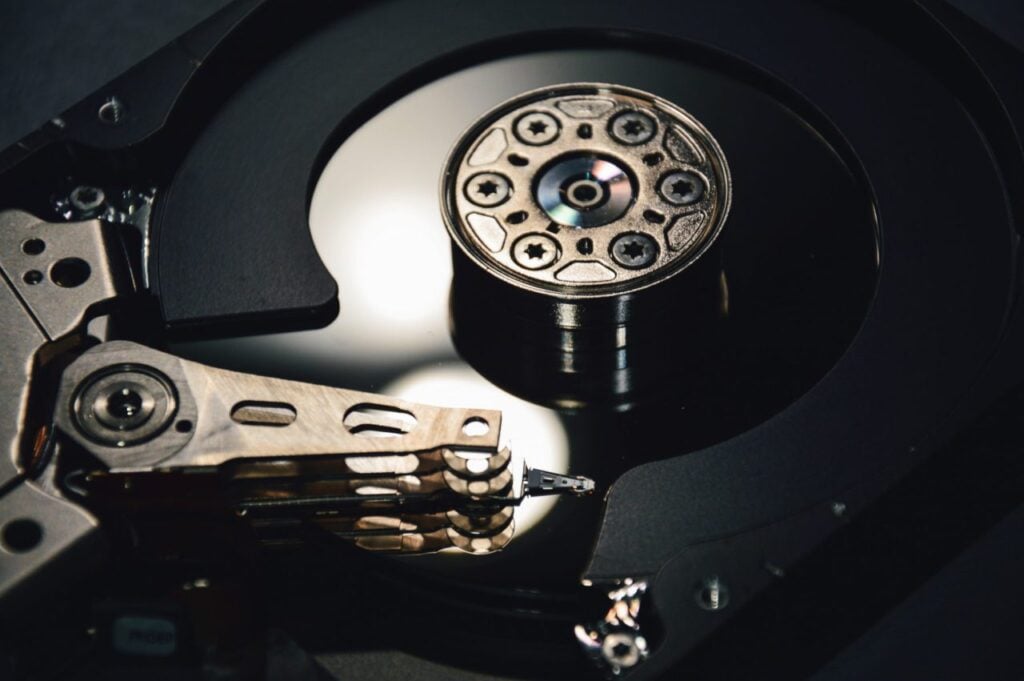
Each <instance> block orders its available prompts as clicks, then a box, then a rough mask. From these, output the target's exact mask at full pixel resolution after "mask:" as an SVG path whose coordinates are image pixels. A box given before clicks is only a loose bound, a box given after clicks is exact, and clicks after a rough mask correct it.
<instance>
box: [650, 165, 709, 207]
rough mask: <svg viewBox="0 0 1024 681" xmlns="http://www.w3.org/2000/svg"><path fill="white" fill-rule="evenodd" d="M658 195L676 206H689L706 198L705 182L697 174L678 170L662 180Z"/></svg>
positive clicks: (659, 184)
mask: <svg viewBox="0 0 1024 681" xmlns="http://www.w3.org/2000/svg"><path fill="white" fill-rule="evenodd" d="M658 193H659V194H661V197H662V198H663V199H665V200H666V201H668V202H669V203H671V204H672V205H674V206H687V205H689V204H691V203H697V202H698V201H700V199H701V197H702V196H704V180H703V179H701V177H700V176H699V175H697V174H696V173H691V172H688V171H685V170H677V171H676V172H674V173H669V174H668V175H666V176H665V177H663V178H661V182H659V183H658Z"/></svg>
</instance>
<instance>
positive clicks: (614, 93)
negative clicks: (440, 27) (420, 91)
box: [443, 84, 732, 298]
mask: <svg viewBox="0 0 1024 681" xmlns="http://www.w3.org/2000/svg"><path fill="white" fill-rule="evenodd" d="M731 190H732V188H731V184H730V176H729V168H728V165H727V164H726V160H725V156H724V155H723V153H722V150H721V149H720V148H719V146H718V143H717V142H716V141H715V139H714V138H713V137H712V136H711V133H710V132H708V130H707V129H706V128H705V127H704V126H703V125H701V124H700V123H699V122H698V121H697V120H696V119H695V118H694V117H693V116H691V115H690V114H688V113H686V112H685V111H683V110H682V109H680V108H678V107H677V106H675V105H673V104H670V103H669V102H666V101H664V100H662V99H659V98H658V97H656V96H654V95H651V94H647V93H645V92H640V91H638V90H632V89H628V88H624V87H619V86H615V85H600V84H569V85H560V86H555V87H551V88H546V89H543V90H538V91H535V92H530V93H527V94H525V95H522V96H520V97H517V98H515V99H513V100H511V101H509V102H506V103H505V104H503V105H501V106H499V107H498V108H497V109H495V110H493V111H491V112H490V113H488V114H486V115H485V116H484V117H483V118H482V119H481V120H480V121H479V122H478V123H477V124H476V125H474V126H473V127H472V128H471V129H470V130H469V131H468V132H467V133H466V135H465V136H464V137H463V139H462V140H461V142H460V143H459V144H458V145H457V146H456V149H455V151H454V152H453V154H452V155H451V156H450V158H449V159H448V163H447V166H446V169H445V175H444V187H443V193H444V196H443V205H444V217H445V222H446V224H447V226H448V229H449V232H450V233H451V235H452V237H453V238H454V240H455V242H456V243H457V244H458V245H459V247H460V248H461V249H462V250H463V251H464V252H465V253H466V254H467V255H468V256H469V257H470V258H471V259H472V260H474V261H475V262H476V263H477V264H479V265H480V266H482V267H483V268H484V269H486V270H487V271H489V272H490V273H492V274H493V275H495V276H497V277H499V278H500V279H503V280H505V281H506V282H508V283H511V284H513V285H516V286H519V287H521V288H525V289H528V290H533V291H538V292H545V293H550V294H553V295H556V296H562V297H571V298H586V297H590V296H602V295H608V294H619V293H626V292H631V291H635V290H639V289H642V288H646V287H648V286H651V285H653V284H655V283H657V282H659V281H661V280H664V279H666V278H668V277H670V276H672V275H673V274H675V273H677V272H679V271H681V270H683V269H685V268H686V267H688V266H689V265H690V264H692V263H693V262H694V261H695V260H696V259H697V258H699V257H700V256H701V254H703V253H704V252H705V251H706V250H707V248H708V247H709V246H710V245H711V243H712V242H713V241H714V240H715V238H716V237H717V235H718V233H719V231H720V230H721V227H722V224H723V223H724V221H725V218H726V215H727V213H728V211H729V204H730V198H731Z"/></svg>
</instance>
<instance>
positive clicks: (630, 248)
mask: <svg viewBox="0 0 1024 681" xmlns="http://www.w3.org/2000/svg"><path fill="white" fill-rule="evenodd" d="M611 252H612V259H613V260H614V261H615V262H617V263H618V264H620V265H622V266H623V267H626V268H628V269H632V270H639V269H643V268H644V267H647V266H649V265H651V264H652V263H653V262H654V261H655V260H656V259H657V257H658V244H657V243H656V242H655V241H654V239H652V238H651V237H650V236H648V235H646V234H642V233H629V234H620V235H619V236H617V237H615V239H614V240H613V241H612V247H611Z"/></svg>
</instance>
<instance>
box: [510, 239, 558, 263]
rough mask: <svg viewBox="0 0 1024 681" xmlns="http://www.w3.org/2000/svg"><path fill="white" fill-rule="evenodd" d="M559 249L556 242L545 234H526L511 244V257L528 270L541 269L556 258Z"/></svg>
mask: <svg viewBox="0 0 1024 681" xmlns="http://www.w3.org/2000/svg"><path fill="white" fill-rule="evenodd" d="M559 251H560V249H559V247H558V242H557V241H555V240H554V239H553V238H551V237H549V236H548V235H547V234H526V235H524V236H521V237H519V239H518V240H517V241H516V242H515V243H514V244H512V259H513V260H515V261H516V264H517V265H519V266H520V267H523V268H526V269H528V270H542V269H544V268H545V267H550V266H551V265H553V264H554V263H555V262H556V261H557V260H558V258H559V257H560V255H561V253H560V252H559Z"/></svg>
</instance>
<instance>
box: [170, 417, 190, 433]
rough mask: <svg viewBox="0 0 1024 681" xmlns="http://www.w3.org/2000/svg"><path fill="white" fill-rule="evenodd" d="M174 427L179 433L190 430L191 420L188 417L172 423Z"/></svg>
mask: <svg viewBox="0 0 1024 681" xmlns="http://www.w3.org/2000/svg"><path fill="white" fill-rule="evenodd" d="M174 429H175V430H176V431H178V432H179V433H187V432H189V431H190V430H192V422H191V421H189V420H188V419H182V420H180V421H178V422H177V423H175V424H174Z"/></svg>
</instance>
